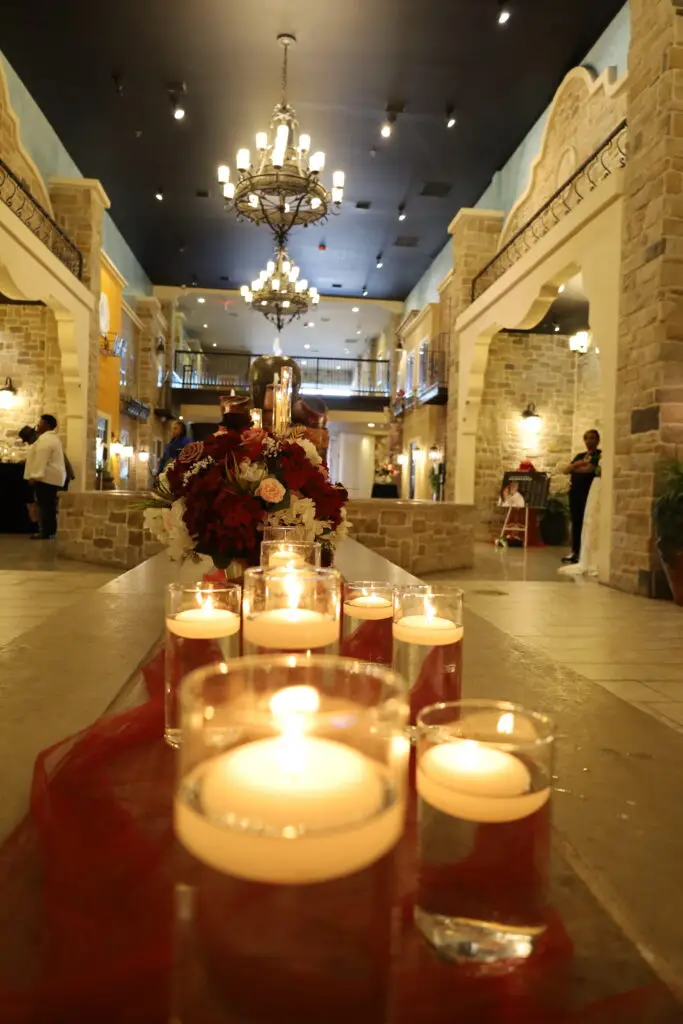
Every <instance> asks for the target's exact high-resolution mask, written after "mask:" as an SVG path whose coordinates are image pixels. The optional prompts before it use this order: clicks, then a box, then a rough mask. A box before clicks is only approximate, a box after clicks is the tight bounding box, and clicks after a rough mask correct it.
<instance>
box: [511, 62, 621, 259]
mask: <svg viewBox="0 0 683 1024" xmlns="http://www.w3.org/2000/svg"><path fill="white" fill-rule="evenodd" d="M626 83H627V76H626V75H622V77H621V78H620V79H617V78H616V72H615V69H614V68H606V69H605V71H603V72H602V74H601V75H598V76H596V74H595V72H594V71H592V70H591V69H590V68H587V67H584V66H581V67H576V68H572V70H571V71H569V72H568V73H567V75H565V77H564V79H563V81H562V83H561V84H560V86H559V88H558V90H557V92H556V93H555V96H554V98H553V101H552V103H551V104H550V109H549V111H548V118H547V121H546V124H545V128H544V131H543V139H542V141H541V148H540V150H539V152H538V154H537V155H536V157H535V158H534V160H533V162H532V164H531V170H530V174H529V182H528V184H527V187H526V189H525V190H524V192H523V193H522V195H521V196H520V197H519V199H518V200H517V202H516V203H515V204H514V206H513V207H512V209H511V210H510V213H509V215H508V217H507V219H506V221H505V224H504V225H503V230H502V232H501V236H500V244H499V248H500V249H502V248H503V247H504V246H505V244H506V243H507V242H508V241H509V240H510V238H512V236H513V235H514V234H515V233H516V232H517V231H519V229H520V228H521V227H522V225H524V224H525V223H526V222H527V221H529V220H531V218H532V217H533V216H534V214H535V213H537V211H538V210H540V208H541V207H542V206H543V204H544V203H545V202H547V200H548V199H549V198H550V197H551V196H552V194H553V193H554V192H555V191H556V190H557V189H558V188H559V187H560V186H561V185H562V184H563V183H564V182H565V181H566V180H567V179H568V178H570V177H571V176H572V174H573V173H574V171H575V170H576V168H577V167H579V166H580V164H581V163H583V161H584V160H586V159H587V158H588V157H589V156H590V155H591V153H594V152H595V151H596V150H597V149H599V147H600V146H601V144H602V143H603V142H604V140H605V139H606V138H607V137H608V136H609V134H610V133H611V132H612V131H613V130H614V128H616V126H617V125H618V124H619V123H620V122H621V121H623V120H624V118H625V117H626Z"/></svg>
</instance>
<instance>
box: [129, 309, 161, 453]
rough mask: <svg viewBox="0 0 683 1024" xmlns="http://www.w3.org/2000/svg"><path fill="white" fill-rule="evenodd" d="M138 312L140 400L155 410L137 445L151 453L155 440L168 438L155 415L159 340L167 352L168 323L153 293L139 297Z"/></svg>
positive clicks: (141, 426)
mask: <svg viewBox="0 0 683 1024" xmlns="http://www.w3.org/2000/svg"><path fill="white" fill-rule="evenodd" d="M136 313H137V315H138V317H139V318H140V322H141V324H142V326H141V328H140V333H139V335H138V383H137V393H138V397H139V398H140V401H142V402H146V403H147V404H148V405H149V406H150V407H151V410H152V411H151V412H150V415H149V419H148V420H147V422H146V423H142V422H141V423H140V425H139V430H138V445H139V446H140V447H141V448H146V449H147V451H149V452H152V451H153V448H154V442H155V440H157V439H160V440H162V441H163V440H165V430H164V425H163V424H162V423H160V421H159V420H158V419H157V418H156V417H155V415H154V409H155V408H156V406H157V405H158V404H159V403H158V396H159V386H158V367H159V359H158V356H157V348H158V346H159V342H160V341H162V342H163V343H164V351H165V350H166V348H167V347H168V345H167V337H166V333H167V330H168V324H167V322H166V320H165V318H164V315H163V313H162V311H161V303H160V302H159V300H158V299H157V298H155V297H154V296H150V297H147V298H142V299H138V302H137V306H136Z"/></svg>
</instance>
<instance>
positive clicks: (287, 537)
mask: <svg viewBox="0 0 683 1024" xmlns="http://www.w3.org/2000/svg"><path fill="white" fill-rule="evenodd" d="M307 539H308V538H307V537H306V530H305V529H304V527H303V526H264V527H263V537H262V540H264V541H269V540H279V541H284V542H286V543H294V541H306V540H307Z"/></svg>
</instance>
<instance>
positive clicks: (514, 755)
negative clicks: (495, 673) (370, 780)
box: [415, 700, 554, 963]
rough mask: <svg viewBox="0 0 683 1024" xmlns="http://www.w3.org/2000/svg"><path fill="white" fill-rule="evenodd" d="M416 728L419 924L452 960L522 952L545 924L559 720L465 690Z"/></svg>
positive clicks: (426, 714) (422, 717)
mask: <svg viewBox="0 0 683 1024" xmlns="http://www.w3.org/2000/svg"><path fill="white" fill-rule="evenodd" d="M417 737H418V740H417V747H418V749H417V796H418V823H419V873H418V893H417V899H416V905H415V922H416V924H417V927H418V928H419V930H420V931H421V932H422V934H423V935H424V936H425V938H427V939H428V941H429V942H430V943H431V944H432V945H433V946H434V947H435V948H436V949H437V950H438V952H439V954H440V955H441V956H442V957H443V958H445V959H447V960H451V961H454V962H458V963H462V962H469V963H494V962H496V961H499V960H522V959H524V958H526V957H528V956H530V954H531V953H532V952H533V949H534V944H535V942H536V940H537V939H538V938H539V936H540V935H541V934H542V933H543V931H544V930H545V925H546V913H545V912H546V893H547V888H548V873H549V854H550V794H551V778H552V759H553V741H554V728H553V725H552V723H551V721H550V719H548V718H546V717H545V716H543V715H538V714H535V713H533V712H530V711H525V710H524V708H521V707H518V706H517V705H515V704H506V703H502V702H496V701H483V700H482V701H474V700H465V701H459V702H455V703H446V704H435V705H434V706H432V707H428V708H425V709H423V710H422V711H421V712H420V714H419V715H418V720H417Z"/></svg>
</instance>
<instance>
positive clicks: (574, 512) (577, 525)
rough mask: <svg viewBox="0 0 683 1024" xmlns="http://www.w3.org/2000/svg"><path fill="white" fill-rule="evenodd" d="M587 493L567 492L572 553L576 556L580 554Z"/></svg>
mask: <svg viewBox="0 0 683 1024" xmlns="http://www.w3.org/2000/svg"><path fill="white" fill-rule="evenodd" d="M587 502H588V495H587V494H581V493H579V494H577V493H576V492H575V491H570V492H569V512H570V514H571V517H572V554H573V555H575V556H576V558H580V556H581V534H582V532H583V517H584V516H585V514H586V504H587Z"/></svg>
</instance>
